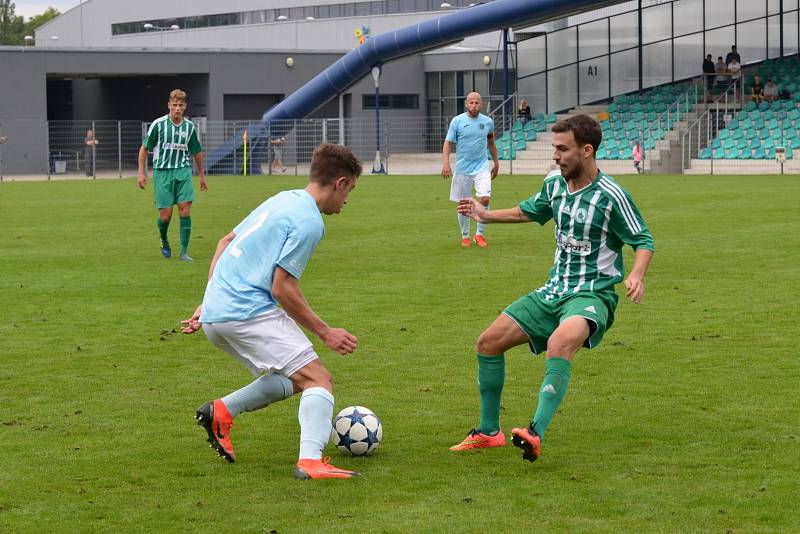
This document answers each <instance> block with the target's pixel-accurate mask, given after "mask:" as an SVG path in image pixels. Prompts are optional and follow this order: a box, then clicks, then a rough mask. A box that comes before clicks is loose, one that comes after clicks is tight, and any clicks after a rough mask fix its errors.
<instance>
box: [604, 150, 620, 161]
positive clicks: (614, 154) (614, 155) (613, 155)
mask: <svg viewBox="0 0 800 534" xmlns="http://www.w3.org/2000/svg"><path fill="white" fill-rule="evenodd" d="M606 159H619V151H618V150H616V149H609V150H608V152H606Z"/></svg>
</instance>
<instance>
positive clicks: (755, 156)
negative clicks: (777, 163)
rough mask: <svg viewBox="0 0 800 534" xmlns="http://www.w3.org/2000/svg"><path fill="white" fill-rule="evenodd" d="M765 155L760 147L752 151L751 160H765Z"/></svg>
mask: <svg viewBox="0 0 800 534" xmlns="http://www.w3.org/2000/svg"><path fill="white" fill-rule="evenodd" d="M766 157H767V154H766V152H764V149H763V148H762V147H758V148H756V149H754V150H753V159H766Z"/></svg>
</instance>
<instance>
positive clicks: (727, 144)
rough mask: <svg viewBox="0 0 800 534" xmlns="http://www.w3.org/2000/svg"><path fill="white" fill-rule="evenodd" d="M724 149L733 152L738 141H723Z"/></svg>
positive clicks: (729, 139)
mask: <svg viewBox="0 0 800 534" xmlns="http://www.w3.org/2000/svg"><path fill="white" fill-rule="evenodd" d="M722 148H724V149H725V150H731V149H733V148H736V141H735V140H733V139H731V138H730V137H729V138H727V139H723V140H722Z"/></svg>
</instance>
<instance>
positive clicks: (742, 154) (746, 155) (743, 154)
mask: <svg viewBox="0 0 800 534" xmlns="http://www.w3.org/2000/svg"><path fill="white" fill-rule="evenodd" d="M738 150H739V159H752V158H753V153H752V152H751V151H750V147H745V148H740V149H738Z"/></svg>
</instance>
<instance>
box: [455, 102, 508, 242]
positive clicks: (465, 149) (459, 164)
mask: <svg viewBox="0 0 800 534" xmlns="http://www.w3.org/2000/svg"><path fill="white" fill-rule="evenodd" d="M482 106H483V102H482V101H481V95H480V94H478V93H470V94H468V95H467V99H466V100H465V101H464V107H465V108H466V110H467V111H466V112H465V113H462V114H461V115H458V116H456V117H454V118H453V120H452V121H450V128H448V130H447V137H446V138H445V141H444V146H443V147H442V156H443V157H444V162H443V164H442V178H444V179H445V180H446V179H448V178H450V176H451V175H452V176H453V180H452V182H451V184H450V200H451V201H452V202H458V201H459V200H461V199H463V198H468V197H472V189H473V188H474V189H475V194H476V195H477V197H478V201H479V202H480V203H481V204H482V205H483V206H485V207H487V208H488V207H489V199H490V198H491V196H492V180H494V179H495V177H496V176H497V171H498V170H499V169H500V163H499V161H498V160H497V146H496V145H495V143H494V121H493V120H492V119H491V118H489V117H487V116H486V115H483V114H482V113H481V107H482ZM487 147H488V149H489V152H490V154H491V156H492V161H493V165H492V169H491V170H489V163H488V161H487V159H486V149H487ZM453 148H455V149H456V172H455V174H453V172H452V170H451V168H450V152H451V151H452V149H453ZM458 226H459V228H460V229H461V246H462V247H468V246H470V245H471V244H472V240H470V238H469V227H470V224H469V217H466V216H464V215H462V214H460V213H459V214H458ZM484 226H485V225H484V224H483V223H478V228H477V230H476V231H475V244H477V245H478V246H479V247H485V246H487V245H488V243H487V242H486V239H485V238H484V236H483V232H484Z"/></svg>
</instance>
